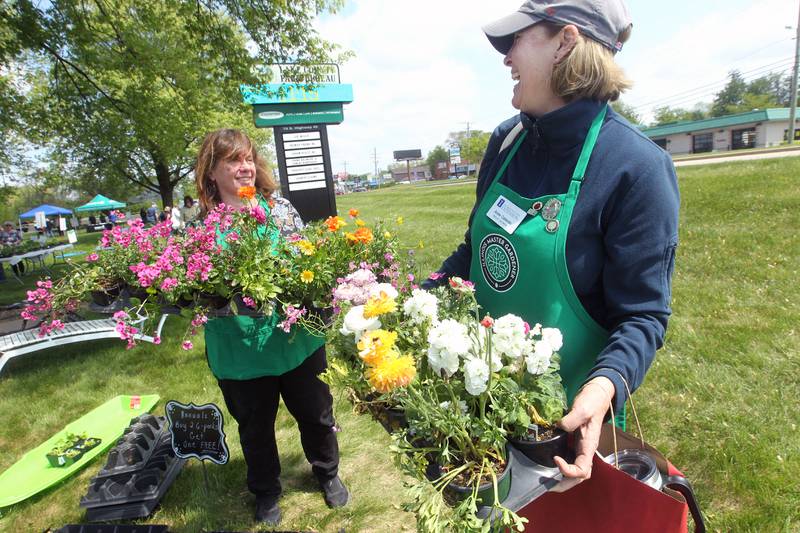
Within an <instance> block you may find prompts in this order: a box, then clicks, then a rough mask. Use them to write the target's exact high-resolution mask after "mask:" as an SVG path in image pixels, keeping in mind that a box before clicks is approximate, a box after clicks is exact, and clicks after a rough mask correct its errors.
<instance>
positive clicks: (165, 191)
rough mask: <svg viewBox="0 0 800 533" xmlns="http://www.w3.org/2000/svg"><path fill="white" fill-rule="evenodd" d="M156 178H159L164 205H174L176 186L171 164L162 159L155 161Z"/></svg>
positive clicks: (159, 190)
mask: <svg viewBox="0 0 800 533" xmlns="http://www.w3.org/2000/svg"><path fill="white" fill-rule="evenodd" d="M155 170H156V179H157V180H158V192H159V193H160V194H161V204H162V205H163V206H164V207H167V206H169V207H172V202H173V200H172V192H173V190H174V189H175V186H174V185H173V183H172V180H171V179H170V178H171V173H170V171H169V166H167V164H166V163H165V162H164V161H161V160H160V159H159V160H157V161H155Z"/></svg>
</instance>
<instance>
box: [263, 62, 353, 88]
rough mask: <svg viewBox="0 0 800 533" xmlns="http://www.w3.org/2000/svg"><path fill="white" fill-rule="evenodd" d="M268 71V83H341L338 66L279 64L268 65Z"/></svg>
mask: <svg viewBox="0 0 800 533" xmlns="http://www.w3.org/2000/svg"><path fill="white" fill-rule="evenodd" d="M269 71H270V74H271V77H270V83H313V84H319V85H323V84H326V83H341V81H340V80H339V65H334V64H332V63H330V64H328V63H326V64H322V65H313V66H311V67H306V66H301V65H294V64H291V63H279V64H276V65H269ZM303 78H305V79H303Z"/></svg>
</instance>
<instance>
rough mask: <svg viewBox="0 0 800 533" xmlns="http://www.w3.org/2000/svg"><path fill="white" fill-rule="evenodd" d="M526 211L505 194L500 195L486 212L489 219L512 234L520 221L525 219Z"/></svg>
mask: <svg viewBox="0 0 800 533" xmlns="http://www.w3.org/2000/svg"><path fill="white" fill-rule="evenodd" d="M526 214H527V213H526V211H525V210H524V209H520V208H519V207H517V206H516V205H515V204H514V203H513V202H511V201H510V200H509V199H508V198H506V197H505V196H500V197H498V198H497V200H496V201H495V202H494V204H492V207H491V208H489V211H487V212H486V216H487V217H489V220H491V221H493V222H494V223H495V224H497V225H498V226H500V227H501V228H503V229H504V230H506V232H508V234H509V235H510V234H512V233H514V232H515V231H516V230H517V227H518V226H519V225H520V223H521V222H522V221H523V220H525V215H526Z"/></svg>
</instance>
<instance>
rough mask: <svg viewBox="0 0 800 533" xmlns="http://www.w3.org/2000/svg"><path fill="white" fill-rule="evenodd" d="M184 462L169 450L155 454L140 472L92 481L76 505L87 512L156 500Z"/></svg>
mask: <svg viewBox="0 0 800 533" xmlns="http://www.w3.org/2000/svg"><path fill="white" fill-rule="evenodd" d="M185 462H186V461H185V460H184V459H178V458H177V457H175V456H174V455H173V453H172V450H171V449H166V450H163V451H158V452H156V453H155V454H153V456H152V457H151V458H150V461H148V463H147V465H145V467H144V468H143V469H141V470H137V471H135V472H127V473H124V474H119V475H116V476H111V477H105V478H94V479H93V480H92V482H91V483H90V484H89V490H88V491H87V492H86V495H85V496H84V497H83V498H81V503H80V505H81V507H85V508H87V509H89V508H93V507H107V506H111V505H117V504H125V503H130V502H135V501H136V502H138V501H141V500H152V499H155V500H156V501H158V500H159V499H160V498H161V496H163V495H164V492H165V491H166V489H167V488H168V487H169V485H170V484H171V483H172V481H173V480H174V479H175V476H177V475H178V472H180V469H181V468H182V467H183V465H184V463H185ZM137 516H138V515H137ZM142 516H146V515H142Z"/></svg>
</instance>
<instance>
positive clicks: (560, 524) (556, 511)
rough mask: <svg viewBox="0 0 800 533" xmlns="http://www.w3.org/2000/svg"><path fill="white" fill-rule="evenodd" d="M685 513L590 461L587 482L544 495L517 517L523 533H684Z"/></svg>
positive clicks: (655, 493) (625, 476) (609, 468)
mask: <svg viewBox="0 0 800 533" xmlns="http://www.w3.org/2000/svg"><path fill="white" fill-rule="evenodd" d="M672 468H673V469H674V467H672ZM675 472H677V470H675ZM688 512H689V508H688V507H687V505H686V504H685V503H683V502H681V501H678V500H676V499H674V498H672V497H670V496H668V495H666V494H664V493H663V492H659V491H657V490H655V489H653V488H651V487H648V486H647V485H645V484H644V483H642V482H640V481H637V480H635V479H633V478H632V477H630V476H629V475H628V474H626V473H624V472H621V471H619V470H617V469H615V468H614V467H613V466H612V465H609V464H607V463H605V462H604V461H603V460H601V459H599V458H598V457H597V456H595V457H594V464H593V466H592V477H591V478H590V479H589V480H587V481H584V482H583V483H581V484H579V485H577V486H576V487H573V488H572V489H570V490H568V491H567V492H563V493H555V492H549V493H547V494H545V495H544V496H542V497H540V498H537V499H536V500H534V501H533V502H531V503H530V504H528V505H527V506H526V507H524V508H522V509H521V510H520V511H519V512H518V513H519V514H520V515H521V516H524V517H526V518H527V519H528V521H529V523H528V524H527V526H526V531H558V532H559V533H569V532H573V531H574V532H576V533H578V532H580V533H587V532H593V531H598V532H602V533H617V532H618V533H632V532H643V533H648V532H653V533H656V532H657V533H686V531H687V525H686V521H687V517H688Z"/></svg>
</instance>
